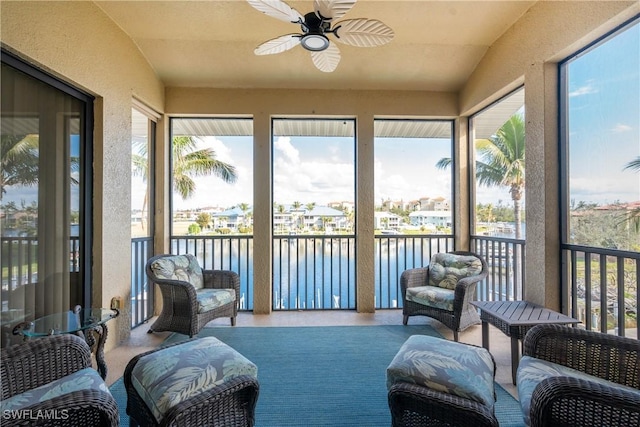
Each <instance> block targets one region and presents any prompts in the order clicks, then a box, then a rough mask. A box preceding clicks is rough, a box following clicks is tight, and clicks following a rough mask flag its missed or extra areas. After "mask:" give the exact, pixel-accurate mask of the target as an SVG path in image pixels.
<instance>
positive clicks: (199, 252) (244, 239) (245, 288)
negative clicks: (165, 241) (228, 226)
mask: <svg viewBox="0 0 640 427" xmlns="http://www.w3.org/2000/svg"><path fill="white" fill-rule="evenodd" d="M171 253H172V254H176V255H180V254H185V253H190V254H193V255H194V256H195V257H196V258H197V259H198V262H199V263H200V265H201V266H202V268H203V269H204V270H231V271H235V272H236V273H238V275H239V276H240V310H253V236H238V235H233V236H172V237H171Z"/></svg>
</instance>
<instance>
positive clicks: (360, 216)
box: [356, 113, 375, 313]
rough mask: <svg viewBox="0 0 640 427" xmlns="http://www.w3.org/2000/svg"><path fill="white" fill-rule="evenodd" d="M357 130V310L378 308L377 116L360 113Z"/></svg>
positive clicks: (365, 311) (367, 311)
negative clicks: (375, 194)
mask: <svg viewBox="0 0 640 427" xmlns="http://www.w3.org/2000/svg"><path fill="white" fill-rule="evenodd" d="M356 126H357V132H356V227H357V237H356V257H357V258H356V265H357V267H356V286H357V290H356V294H357V300H356V309H357V311H358V312H359V313H373V312H374V311H375V286H374V284H375V262H374V257H375V238H374V210H375V209H374V146H373V145H374V144H373V140H374V130H373V115H372V114H369V113H365V114H359V115H358V118H357V121H356Z"/></svg>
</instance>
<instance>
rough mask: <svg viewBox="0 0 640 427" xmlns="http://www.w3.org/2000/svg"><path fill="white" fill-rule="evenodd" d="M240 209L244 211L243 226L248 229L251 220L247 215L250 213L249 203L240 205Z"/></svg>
mask: <svg viewBox="0 0 640 427" xmlns="http://www.w3.org/2000/svg"><path fill="white" fill-rule="evenodd" d="M238 207H239V208H240V210H241V211H242V225H243V226H245V227H246V226H247V225H248V219H249V216H248V215H247V212H248V211H249V203H240V204H239V205H238Z"/></svg>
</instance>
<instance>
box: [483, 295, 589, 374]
mask: <svg viewBox="0 0 640 427" xmlns="http://www.w3.org/2000/svg"><path fill="white" fill-rule="evenodd" d="M471 304H473V305H474V306H476V307H478V308H479V309H480V319H481V320H482V346H483V347H484V348H486V349H487V350H489V324H492V325H493V326H495V327H496V328H498V329H500V330H501V331H502V332H503V333H504V334H505V335H507V336H508V337H511V378H512V380H513V384H515V383H516V372H517V371H518V363H520V345H519V342H518V341H519V340H521V339H523V338H524V336H525V335H526V333H527V332H528V331H529V329H531V328H533V327H534V326H535V325H539V324H541V323H555V324H560V325H570V324H576V323H580V321H579V320H578V319H574V318H573V317H569V316H566V315H564V314H562V313H558V312H557V311H553V310H550V309H548V308H545V307H542V306H540V305H537V304H534V303H531V302H527V301H472V302H471Z"/></svg>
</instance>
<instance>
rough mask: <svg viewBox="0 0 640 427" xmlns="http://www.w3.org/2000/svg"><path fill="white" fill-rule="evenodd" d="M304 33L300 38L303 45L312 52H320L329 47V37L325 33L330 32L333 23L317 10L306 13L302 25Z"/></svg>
mask: <svg viewBox="0 0 640 427" xmlns="http://www.w3.org/2000/svg"><path fill="white" fill-rule="evenodd" d="M301 27H302V32H303V33H304V35H303V36H302V38H301V39H300V43H301V44H302V47H304V48H305V49H307V50H310V51H312V52H319V51H322V50H325V49H327V48H328V47H329V39H328V38H327V36H325V33H327V32H330V28H331V23H329V22H325V21H324V20H323V19H322V18H320V17H319V16H318V15H317V14H316V13H315V12H309V13H307V14H306V15H304V23H303V24H302V25H301Z"/></svg>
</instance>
